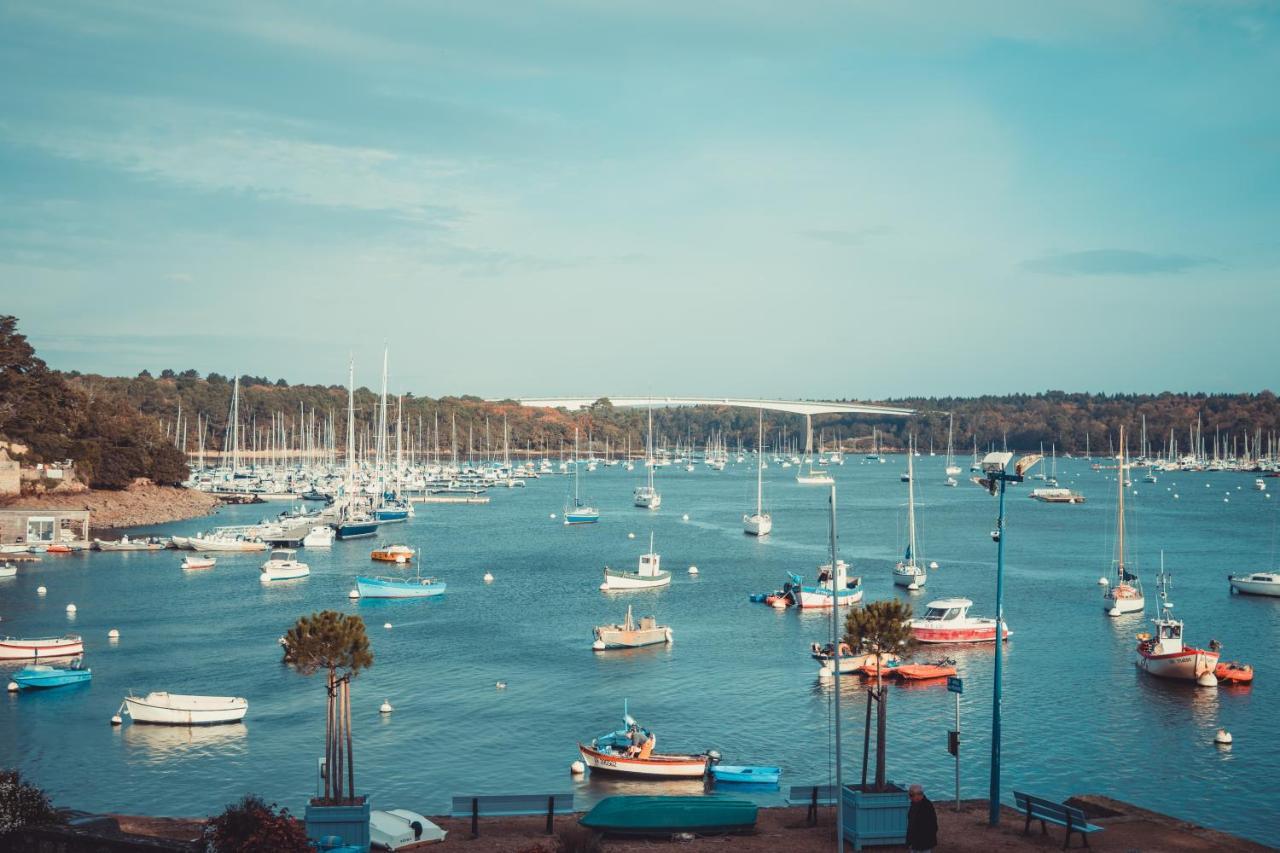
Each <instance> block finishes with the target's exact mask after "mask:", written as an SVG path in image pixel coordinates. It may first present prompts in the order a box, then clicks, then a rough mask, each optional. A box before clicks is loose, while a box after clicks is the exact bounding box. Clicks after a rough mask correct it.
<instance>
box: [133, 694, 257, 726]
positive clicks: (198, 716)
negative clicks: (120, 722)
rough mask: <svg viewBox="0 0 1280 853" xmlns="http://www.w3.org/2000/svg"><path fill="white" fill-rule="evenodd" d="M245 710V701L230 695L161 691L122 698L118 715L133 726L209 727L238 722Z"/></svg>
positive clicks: (247, 703) (247, 707)
mask: <svg viewBox="0 0 1280 853" xmlns="http://www.w3.org/2000/svg"><path fill="white" fill-rule="evenodd" d="M248 710H249V702H248V700H246V699H241V698H239V697H232V696H191V695H186V694H182V693H167V692H164V691H159V692H153V693H148V694H147V695H146V696H142V697H138V696H134V695H133V694H130V695H128V696H126V697H125V699H124V702H123V703H121V705H120V710H119V712H118V713H121V714H128V715H129V718H130V719H132V720H133V721H134V722H135V723H150V724H152V725H160V726H213V725H220V724H222V723H238V722H240V721H241V720H243V719H244V715H245V714H246V713H247V712H248Z"/></svg>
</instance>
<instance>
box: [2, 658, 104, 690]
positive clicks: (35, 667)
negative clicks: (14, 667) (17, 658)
mask: <svg viewBox="0 0 1280 853" xmlns="http://www.w3.org/2000/svg"><path fill="white" fill-rule="evenodd" d="M91 678H93V670H91V669H80V668H79V667H67V668H65V669H62V668H59V667H55V666H45V665H44V664H29V665H27V666H24V667H23V668H22V669H20V670H18V671H17V672H15V673H14V674H13V680H14V682H15V683H17V685H18V686H19V687H21V688H22V689H23V690H31V689H37V688H49V687H66V686H68V685H70V684H83V683H84V682H86V681H88V680H89V679H91Z"/></svg>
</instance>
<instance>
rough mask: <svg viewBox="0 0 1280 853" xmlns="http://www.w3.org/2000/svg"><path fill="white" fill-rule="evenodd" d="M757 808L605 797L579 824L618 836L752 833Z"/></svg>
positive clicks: (720, 801)
mask: <svg viewBox="0 0 1280 853" xmlns="http://www.w3.org/2000/svg"><path fill="white" fill-rule="evenodd" d="M756 814H757V807H756V804H755V803H752V802H748V801H747V800H733V799H727V798H725V797H605V798H604V799H603V800H601V801H600V802H598V803H596V805H595V808H593V809H592V810H591V811H589V812H587V813H586V814H585V815H583V817H582V819H581V820H580V821H578V822H579V823H581V824H582V825H583V826H586V827H590V828H591V829H596V830H599V831H601V832H604V833H611V834H614V835H672V834H674V833H677V832H693V833H699V834H710V833H728V832H750V831H751V830H752V829H754V828H755V825H756Z"/></svg>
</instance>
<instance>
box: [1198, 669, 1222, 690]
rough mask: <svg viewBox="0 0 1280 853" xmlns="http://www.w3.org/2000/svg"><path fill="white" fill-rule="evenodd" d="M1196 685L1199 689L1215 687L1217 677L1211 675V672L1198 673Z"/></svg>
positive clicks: (1209, 670)
mask: <svg viewBox="0 0 1280 853" xmlns="http://www.w3.org/2000/svg"><path fill="white" fill-rule="evenodd" d="M1196 684H1199V685H1200V686H1201V687H1217V686H1218V676H1216V675H1214V674H1213V670H1211V669H1206V670H1205V671H1204V672H1202V673H1200V677H1199V678H1197V679H1196Z"/></svg>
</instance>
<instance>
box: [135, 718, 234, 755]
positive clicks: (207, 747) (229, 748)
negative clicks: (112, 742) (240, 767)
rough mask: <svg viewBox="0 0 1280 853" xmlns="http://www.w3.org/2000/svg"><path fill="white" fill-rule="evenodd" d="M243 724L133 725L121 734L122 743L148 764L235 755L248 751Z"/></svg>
mask: <svg viewBox="0 0 1280 853" xmlns="http://www.w3.org/2000/svg"><path fill="white" fill-rule="evenodd" d="M248 733H249V728H248V727H247V726H246V725H245V724H244V723H231V724H229V725H223V726H148V725H141V724H138V723H134V724H132V725H129V726H126V727H125V729H124V731H123V732H122V737H123V738H124V743H125V745H126V746H128V747H129V748H130V749H132V750H136V751H137V752H138V754H140V755H141V756H143V757H144V758H145V759H146V760H147V762H148V763H161V762H164V761H167V760H169V759H171V758H175V757H177V756H188V757H189V756H193V755H215V754H216V755H236V754H243V753H245V752H247V751H248V747H249V743H248V739H247V738H246V737H245V736H246V735H247V734H248Z"/></svg>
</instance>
